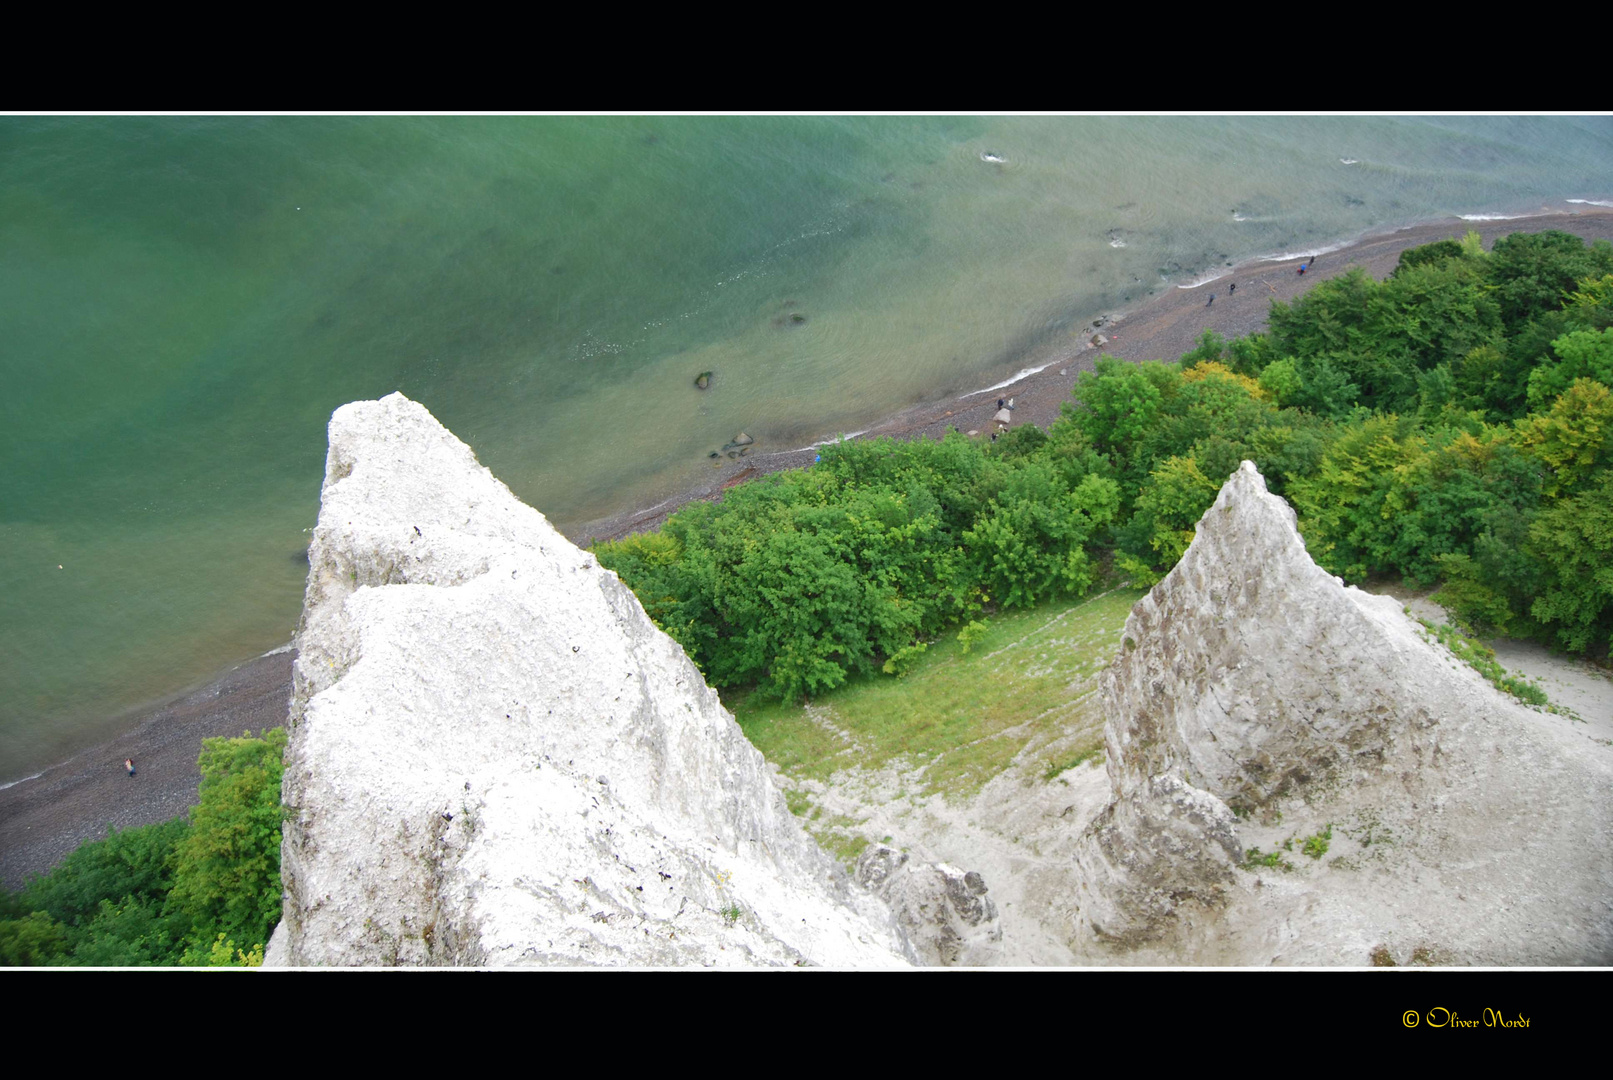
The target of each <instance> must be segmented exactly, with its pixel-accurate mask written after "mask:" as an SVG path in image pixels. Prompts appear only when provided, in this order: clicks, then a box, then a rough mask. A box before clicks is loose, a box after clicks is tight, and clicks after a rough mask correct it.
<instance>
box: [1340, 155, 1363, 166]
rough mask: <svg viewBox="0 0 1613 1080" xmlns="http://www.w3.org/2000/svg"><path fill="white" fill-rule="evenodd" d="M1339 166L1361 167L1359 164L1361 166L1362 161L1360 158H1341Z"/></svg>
mask: <svg viewBox="0 0 1613 1080" xmlns="http://www.w3.org/2000/svg"><path fill="white" fill-rule="evenodd" d="M1339 164H1340V165H1359V164H1361V159H1360V158H1353V157H1341V158H1339Z"/></svg>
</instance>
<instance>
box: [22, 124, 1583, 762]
mask: <svg viewBox="0 0 1613 1080" xmlns="http://www.w3.org/2000/svg"><path fill="white" fill-rule="evenodd" d="M1564 199H1586V200H1592V201H1601V202H1607V201H1609V200H1610V199H1613V119H1610V118H1607V117H1589V118H1574V117H1546V118H1498V117H1489V118H1487V117H1463V118H1436V119H1417V118H1398V117H1377V118H1348V117H1341V118H1281V117H1276V118H1259V117H1245V118H1205V117H1180V118H1148V117H1141V118H1009V117H963V118H945V117H916V118H900V117H895V118H890V117H868V118H863V117H594V118H589V117H581V118H578V117H534V118H508V117H438V118H343V117H276V118H257V119H253V118H183V117H178V118H176V117H150V118H140V117H110V118H85V117H61V118H51V117H7V118H0V782H3V781H7V780H13V779H16V778H17V777H19V776H23V775H27V774H29V773H32V772H36V771H37V770H38V769H39V768H41V767H43V766H45V765H47V764H49V763H50V762H51V761H53V760H57V759H59V758H61V757H62V756H64V755H65V754H67V753H69V752H71V751H73V750H76V749H80V748H82V747H85V746H89V745H93V744H94V743H96V742H97V741H99V740H100V739H103V738H105V737H107V736H108V735H110V734H111V733H113V732H114V731H116V730H117V729H118V728H119V726H120V724H121V723H122V722H123V721H122V719H121V717H122V716H123V715H124V714H126V712H127V711H128V710H129V709H131V708H133V707H136V706H139V705H141V704H143V703H147V702H150V701H153V700H156V699H160V698H162V697H163V696H165V695H169V694H172V693H174V692H176V691H178V690H180V689H183V688H185V687H187V686H189V685H194V684H196V683H198V682H201V681H203V680H206V679H208V678H210V677H212V676H214V675H216V674H218V673H219V672H220V671H221V670H223V669H225V668H227V667H229V666H230V665H232V664H234V663H238V662H240V661H242V660H244V659H248V658H250V657H252V656H255V655H257V654H260V653H262V652H264V651H266V650H268V649H272V648H274V647H276V646H279V645H281V644H283V643H285V642H286V641H287V640H288V639H289V638H290V636H291V633H292V631H293V629H294V627H295V625H296V620H297V614H298V610H299V607H300V604H301V597H302V587H303V579H304V575H305V573H306V563H305V562H303V561H301V560H300V559H299V555H300V553H301V552H302V551H303V549H304V547H305V545H306V541H307V535H306V533H307V530H308V529H309V528H310V527H311V526H312V525H313V523H314V520H315V517H316V514H317V512H318V501H319V487H320V481H321V478H322V474H323V467H324V456H325V432H324V425H325V422H326V420H327V419H328V417H329V415H330V412H331V410H333V409H334V408H336V407H337V406H338V405H341V404H342V403H344V402H347V401H351V400H355V399H358V398H373V397H378V396H381V395H383V394H387V393H390V392H392V391H393V390H401V391H403V392H404V393H405V394H407V395H409V396H410V397H412V398H414V399H416V400H418V401H420V402H422V403H423V404H425V405H426V406H427V407H428V408H429V409H430V410H431V411H432V412H433V413H434V414H435V415H436V416H437V418H438V419H439V420H441V421H442V422H443V423H444V424H446V425H447V426H448V427H449V428H450V429H451V430H452V431H453V432H454V433H455V434H456V435H458V436H459V437H460V438H461V439H463V440H465V441H466V442H468V443H469V444H470V445H471V446H472V447H473V448H474V449H475V450H476V452H477V454H478V455H479V457H480V459H481V461H482V462H483V464H485V465H487V466H488V467H490V468H491V469H492V470H493V472H494V473H495V474H496V475H497V476H498V477H499V478H500V479H502V480H504V481H505V482H506V483H507V484H509V486H510V487H511V488H512V489H513V490H514V491H515V493H516V494H517V495H519V496H520V497H521V498H523V499H525V500H526V501H528V502H530V503H531V504H532V505H534V506H536V507H538V508H539V509H540V510H542V511H543V512H544V513H545V514H547V515H548V516H549V517H550V519H551V520H552V521H554V522H555V524H556V525H558V526H559V527H560V528H562V529H575V528H577V527H578V526H580V525H583V524H585V523H586V522H588V521H590V520H594V519H597V518H600V517H603V516H605V515H608V514H610V513H613V512H616V511H619V510H622V509H626V508H629V507H632V506H636V505H648V504H652V503H655V502H657V501H659V500H661V499H663V498H666V497H667V496H668V495H670V494H672V493H673V492H675V491H677V490H679V489H680V488H682V487H683V486H684V485H686V484H687V483H688V482H689V481H690V480H691V479H693V478H696V477H698V476H700V475H703V474H709V473H710V472H711V471H712V469H713V466H712V463H711V462H710V461H709V460H708V458H707V454H708V452H709V451H710V450H713V449H715V448H717V447H718V446H720V445H721V444H722V443H724V442H725V441H727V440H728V439H729V438H730V437H732V436H733V435H734V434H735V433H736V432H738V431H740V430H744V431H746V432H748V433H750V434H751V435H753V436H754V437H755V438H756V439H757V440H758V443H759V444H760V449H762V450H763V451H767V450H779V449H790V448H794V447H799V446H804V445H807V444H808V443H810V442H813V441H816V440H819V439H824V438H828V437H831V436H833V435H834V434H835V433H837V432H847V431H856V430H858V429H860V428H862V427H866V426H868V425H869V424H871V423H872V422H874V421H875V420H877V419H879V418H880V417H883V416H885V415H888V414H889V413H891V412H893V411H894V410H896V409H897V408H899V407H901V406H904V405H906V404H910V403H913V402H917V401H923V400H931V399H936V398H939V397H942V396H945V395H947V394H950V393H954V392H958V391H961V390H968V389H975V388H979V387H984V386H987V385H990V384H992V383H994V382H998V381H1001V380H1002V379H1004V378H1007V377H1009V376H1011V375H1012V374H1013V373H1014V372H1016V371H1018V370H1020V369H1022V368H1024V367H1027V366H1034V365H1035V364H1037V363H1041V362H1046V361H1047V360H1048V359H1051V358H1054V357H1055V356H1057V355H1058V354H1059V353H1060V351H1061V350H1062V349H1065V348H1068V347H1070V346H1071V345H1073V344H1074V340H1075V339H1074V338H1073V337H1072V334H1073V333H1074V332H1075V331H1077V330H1079V328H1080V327H1082V326H1084V325H1085V324H1086V322H1087V321H1088V320H1089V319H1090V318H1091V317H1092V316H1094V315H1096V314H1099V313H1102V312H1116V311H1124V310H1127V309H1129V308H1134V307H1136V306H1138V305H1140V304H1141V303H1142V302H1143V301H1145V300H1146V299H1147V298H1148V296H1149V295H1151V294H1153V293H1155V292H1157V291H1159V290H1162V289H1167V288H1174V287H1181V286H1187V285H1192V284H1193V283H1194V282H1197V281H1201V280H1204V279H1205V278H1207V277H1209V276H1210V275H1213V274H1215V273H1217V272H1219V271H1222V270H1224V269H1226V268H1227V266H1229V265H1230V264H1231V263H1234V262H1238V261H1241V260H1244V259H1249V258H1257V257H1260V256H1263V255H1278V254H1282V253H1295V254H1308V253H1311V252H1313V251H1318V250H1325V249H1326V248H1327V247H1328V246H1329V245H1332V244H1335V243H1338V242H1341V241H1344V240H1347V239H1349V238H1352V237H1355V236H1357V235H1359V234H1361V233H1362V232H1363V231H1367V230H1371V229H1376V228H1379V227H1390V226H1394V225H1399V224H1408V223H1411V222H1417V221H1425V220H1430V219H1438V218H1443V217H1449V218H1450V219H1451V221H1452V231H1453V232H1454V233H1460V232H1461V231H1462V229H1463V228H1464V226H1463V225H1462V223H1461V222H1460V221H1459V220H1457V219H1456V217H1455V215H1463V214H1484V213H1496V214H1509V213H1526V212H1530V211H1534V210H1538V209H1540V208H1541V207H1542V205H1545V204H1548V203H1549V204H1551V205H1555V206H1561V205H1562V200H1564ZM705 370H711V371H714V372H715V373H716V378H715V383H714V385H713V387H712V388H711V389H710V390H709V391H707V392H704V393H702V392H700V391H698V390H696V389H695V388H694V387H693V385H692V380H693V378H694V376H695V375H696V374H697V373H699V372H701V371H705ZM731 467H732V466H731V465H729V464H728V463H727V462H726V459H725V460H724V464H723V465H722V466H720V468H731Z"/></svg>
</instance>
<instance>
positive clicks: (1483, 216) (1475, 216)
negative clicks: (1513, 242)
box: [1456, 214, 1537, 221]
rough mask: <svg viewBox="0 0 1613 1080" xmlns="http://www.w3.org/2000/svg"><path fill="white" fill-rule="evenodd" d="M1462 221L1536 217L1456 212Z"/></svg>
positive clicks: (1510, 219)
mask: <svg viewBox="0 0 1613 1080" xmlns="http://www.w3.org/2000/svg"><path fill="white" fill-rule="evenodd" d="M1456 216H1457V217H1459V218H1461V219H1462V220H1463V221H1512V220H1513V219H1514V218H1526V217H1536V216H1537V215H1535V214H1457V215H1456Z"/></svg>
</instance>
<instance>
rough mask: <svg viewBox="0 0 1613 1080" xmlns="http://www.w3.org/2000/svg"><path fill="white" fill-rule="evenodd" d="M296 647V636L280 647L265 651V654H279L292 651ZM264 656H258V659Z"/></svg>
mask: <svg viewBox="0 0 1613 1080" xmlns="http://www.w3.org/2000/svg"><path fill="white" fill-rule="evenodd" d="M296 647H297V640H296V639H295V638H293V639H292V640H290V641H288V642H286V643H285V644H284V645H282V646H280V647H279V648H278V649H270V650H269V651H268V652H266V653H264V654H263V656H279V655H280V654H281V653H286V652H290V651H291V650H292V649H295V648H296ZM263 656H260V657H258V659H259V660H262V659H263Z"/></svg>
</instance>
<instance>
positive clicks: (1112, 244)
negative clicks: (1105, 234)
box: [1109, 236, 1126, 248]
mask: <svg viewBox="0 0 1613 1080" xmlns="http://www.w3.org/2000/svg"><path fill="white" fill-rule="evenodd" d="M1109 246H1110V247H1112V248H1123V247H1125V246H1126V242H1125V241H1124V240H1122V239H1120V237H1118V236H1117V237H1115V238H1114V239H1113V240H1111V241H1109Z"/></svg>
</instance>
